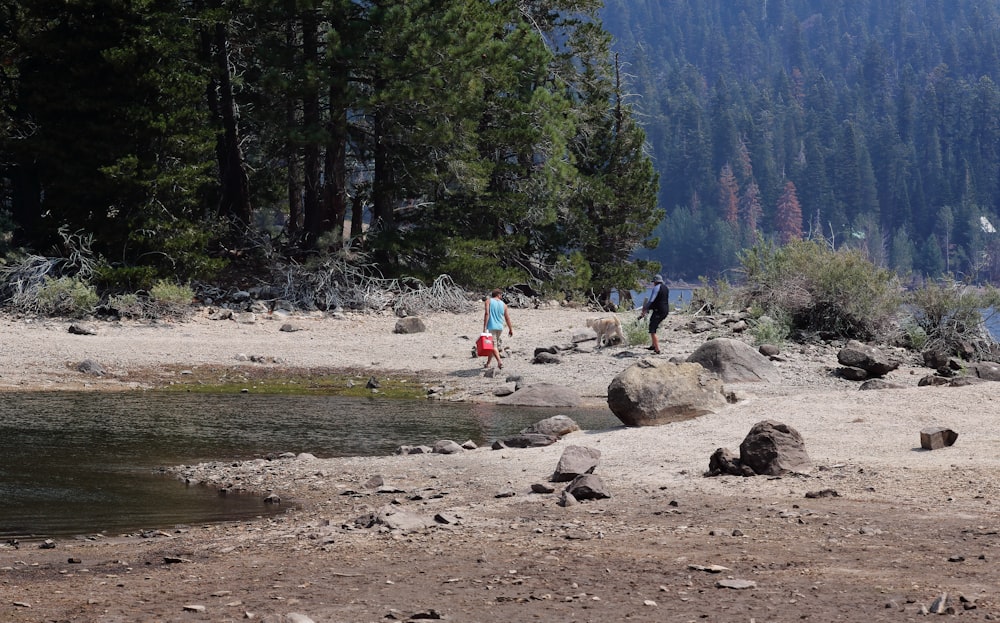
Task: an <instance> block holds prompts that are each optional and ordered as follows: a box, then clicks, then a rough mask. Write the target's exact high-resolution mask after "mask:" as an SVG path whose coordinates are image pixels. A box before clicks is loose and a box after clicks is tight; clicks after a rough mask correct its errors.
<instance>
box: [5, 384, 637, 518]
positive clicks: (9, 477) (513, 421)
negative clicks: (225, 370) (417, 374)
mask: <svg viewBox="0 0 1000 623" xmlns="http://www.w3.org/2000/svg"><path fill="white" fill-rule="evenodd" d="M564 412H565V413H566V414H568V415H571V416H572V417H573V419H574V420H576V421H577V422H578V423H579V424H580V426H581V427H582V428H585V429H591V430H593V429H602V428H609V427H612V426H617V425H619V424H620V422H619V421H618V420H617V419H616V418H615V417H614V415H612V414H611V412H610V410H595V411H580V410H577V409H574V410H572V411H553V410H551V409H523V408H513V407H497V406H495V405H476V404H460V403H441V402H435V401H392V400H373V399H348V398H337V397H315V396H267V395H255V394H214V395H206V394H173V393H155V392H154V393H140V392H123V393H92V392H86V393H73V392H57V393H11V394H5V395H3V396H2V400H0V500H2V502H0V537H3V538H11V537H18V538H24V537H27V536H29V535H34V536H36V537H41V536H53V535H66V534H85V533H97V532H105V531H106V532H108V533H109V534H117V533H121V532H127V531H133V530H137V529H142V528H158V527H170V526H173V525H175V524H179V523H183V524H197V523H203V522H210V521H221V520H234V519H243V518H249V517H256V516H258V515H262V514H265V513H269V512H274V510H275V509H273V508H271V507H270V506H268V505H264V504H263V502H262V500H261V497H260V496H240V495H236V496H232V495H230V496H225V497H223V496H219V495H218V494H217V493H216V492H215V491H214V490H212V489H209V488H207V487H200V486H193V487H188V486H185V485H184V484H183V483H182V482H181V481H179V480H177V479H176V478H174V477H173V476H164V475H162V474H159V473H157V468H158V467H161V466H167V465H179V464H191V463H197V462H202V461H212V460H234V461H235V460H245V459H251V458H255V457H260V456H264V455H267V454H269V453H280V452H295V453H299V452H310V453H312V454H314V455H316V456H318V457H320V458H325V457H333V456H357V455H385V454H391V453H392V452H393V451H394V450H395V449H396V448H397V447H398V446H400V445H403V444H422V443H425V444H431V443H433V442H435V441H437V440H439V439H452V440H455V441H457V442H458V443H462V442H464V441H466V440H468V439H471V440H473V441H475V442H477V443H479V444H484V443H490V442H492V441H493V440H494V439H496V438H498V437H502V436H506V435H508V434H511V433H513V432H517V431H519V430H521V429H522V428H524V427H525V426H527V425H529V424H531V423H533V422H536V421H538V420H540V419H543V418H545V417H549V416H551V415H556V414H557V413H564Z"/></svg>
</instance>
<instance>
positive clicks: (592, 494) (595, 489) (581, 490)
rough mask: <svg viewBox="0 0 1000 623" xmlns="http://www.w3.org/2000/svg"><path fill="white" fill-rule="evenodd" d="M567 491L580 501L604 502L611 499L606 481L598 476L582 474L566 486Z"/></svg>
mask: <svg viewBox="0 0 1000 623" xmlns="http://www.w3.org/2000/svg"><path fill="white" fill-rule="evenodd" d="M565 491H566V492H567V493H569V494H570V495H572V496H573V497H574V498H575V499H577V500H579V501H581V502H582V501H584V500H603V499H607V498H610V497H611V494H610V493H608V490H607V488H606V487H605V486H604V481H603V480H601V477H600V476H598V475H596V474H582V475H580V476H577V477H576V478H574V479H573V481H572V482H571V483H569V484H568V485H566V489H565Z"/></svg>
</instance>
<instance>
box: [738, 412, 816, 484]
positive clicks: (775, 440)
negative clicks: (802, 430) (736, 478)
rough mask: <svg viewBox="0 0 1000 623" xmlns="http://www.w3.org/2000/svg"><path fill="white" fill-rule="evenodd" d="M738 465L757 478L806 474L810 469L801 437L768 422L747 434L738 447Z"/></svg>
mask: <svg viewBox="0 0 1000 623" xmlns="http://www.w3.org/2000/svg"><path fill="white" fill-rule="evenodd" d="M740 464H741V465H746V466H747V467H749V468H750V469H752V470H753V471H754V473H755V474H758V475H761V476H765V475H766V476H780V475H782V474H786V473H789V472H794V473H806V472H808V471H809V470H810V469H811V468H812V461H811V460H810V459H809V455H808V454H807V453H806V444H805V441H803V439H802V435H800V434H799V432H798V431H797V430H795V429H794V428H792V427H791V426H789V425H787V424H782V423H780V422H774V421H772V420H764V421H762V422H757V423H756V424H754V425H753V428H751V429H750V432H749V433H747V436H746V438H744V439H743V443H741V444H740Z"/></svg>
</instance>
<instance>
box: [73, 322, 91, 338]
mask: <svg viewBox="0 0 1000 623" xmlns="http://www.w3.org/2000/svg"><path fill="white" fill-rule="evenodd" d="M69 332H70V333H72V334H73V335H97V331H96V330H94V329H92V328H91V327H89V326H87V325H82V324H77V323H74V324H71V325H69Z"/></svg>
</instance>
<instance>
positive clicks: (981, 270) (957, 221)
mask: <svg viewBox="0 0 1000 623" xmlns="http://www.w3.org/2000/svg"><path fill="white" fill-rule="evenodd" d="M601 16H602V17H603V20H604V24H605V26H606V28H607V29H608V30H609V31H610V32H611V33H613V35H614V36H615V39H616V41H615V44H614V45H615V49H616V50H618V51H620V52H621V54H622V58H623V59H625V60H627V64H626V71H627V73H628V74H629V79H630V80H631V91H630V93H631V95H633V96H634V99H633V100H632V102H633V104H634V106H635V109H636V112H637V115H638V116H637V118H638V119H639V121H640V123H641V125H642V126H643V128H644V129H645V130H646V132H647V135H648V141H649V146H650V149H651V154H652V155H653V158H654V162H655V166H656V169H657V171H658V172H659V174H660V190H659V205H660V206H661V207H663V208H664V209H665V210H666V212H667V216H666V219H665V220H664V221H663V222H662V224H661V225H660V226H659V228H658V229H657V234H658V235H659V237H660V245H659V247H658V248H657V249H656V251H655V252H653V253H652V254H651V255H650V256H649V257H654V258H656V259H659V260H661V261H662V262H663V264H664V268H663V269H664V271H665V273H666V274H667V275H669V276H671V277H673V278H685V279H689V280H690V279H695V278H697V277H698V276H702V275H703V276H707V277H717V276H720V275H729V274H730V273H729V272H728V270H729V269H731V268H732V267H734V266H736V265H737V263H738V262H737V260H736V254H737V252H738V250H739V249H740V248H743V247H746V246H747V245H749V244H751V243H752V242H753V240H754V239H755V238H756V237H757V236H762V237H764V238H768V239H773V240H775V241H777V242H780V241H784V240H789V239H791V238H797V237H802V236H811V237H814V238H815V237H819V236H822V237H823V238H824V239H825V240H826V241H827V242H828V243H830V244H833V245H835V246H836V247H838V248H840V247H843V246H848V247H853V248H858V249H861V250H863V251H864V252H865V253H866V254H867V255H868V257H870V258H871V259H872V260H873V261H874V262H876V263H877V264H879V265H881V266H886V267H890V268H892V269H895V270H896V271H898V272H899V273H900V274H901V275H910V276H913V277H916V278H921V277H938V276H942V275H946V274H947V275H950V276H954V277H955V278H958V279H963V280H970V281H973V282H982V281H988V282H993V283H996V282H997V280H998V279H1000V238H998V234H997V228H998V227H1000V217H998V210H1000V89H998V87H997V82H998V79H997V72H998V71H1000V3H997V2H996V1H994V0H905V1H903V0H607V2H606V7H605V9H604V10H603V11H602V12H601Z"/></svg>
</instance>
